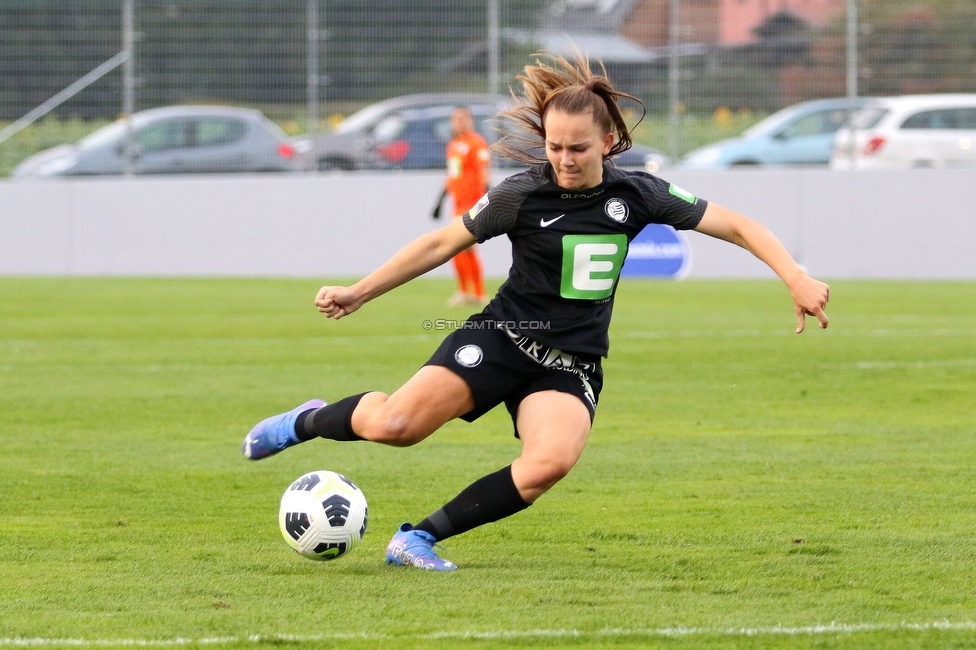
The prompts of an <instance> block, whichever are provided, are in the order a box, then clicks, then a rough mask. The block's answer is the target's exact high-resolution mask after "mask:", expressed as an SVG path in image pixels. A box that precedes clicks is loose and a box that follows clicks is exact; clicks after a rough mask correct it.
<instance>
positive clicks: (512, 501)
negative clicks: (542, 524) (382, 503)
mask: <svg viewBox="0 0 976 650" xmlns="http://www.w3.org/2000/svg"><path fill="white" fill-rule="evenodd" d="M528 507H529V504H528V503H526V502H525V499H523V498H522V495H521V494H519V491H518V488H517V487H515V481H514V480H512V466H511V465H509V466H508V467H506V468H504V469H500V470H498V471H497V472H495V473H493V474H489V475H488V476H484V477H482V478H479V479H478V480H477V481H475V482H474V483H472V484H471V485H469V486H468V487H466V488H464V490H462V491H461V494H459V495H457V496H456V497H454V499H452V500H451V501H450V502H449V503H447V504H446V505H445V506H444V507H443V508H441V509H440V510H438V511H437V512H435V513H434V514H432V515H430V516H429V517H427V518H426V519H424V520H423V521H422V522H420V523H419V524H417V525H416V526H414V528H415V529H417V530H423V531H426V532H428V533H430V534H431V535H433V536H434V539H436V540H438V541H440V540H443V539H447V538H448V537H451V536H453V535H460V534H461V533H463V532H465V531H468V530H471V529H472V528H477V527H478V526H482V525H484V524H490V523H491V522H493V521H498V520H499V519H503V518H505V517H508V516H511V515H514V514H515V513H516V512H521V511H522V510H525V509H526V508H528Z"/></svg>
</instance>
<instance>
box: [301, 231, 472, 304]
mask: <svg viewBox="0 0 976 650" xmlns="http://www.w3.org/2000/svg"><path fill="white" fill-rule="evenodd" d="M475 241H476V240H475V237H474V235H472V234H471V233H470V232H469V231H468V229H467V227H466V226H465V225H464V222H463V220H461V219H452V220H451V223H449V224H447V225H446V226H444V227H443V228H440V229H438V230H434V231H432V232H429V233H427V234H425V235H422V236H420V237H418V238H417V239H415V240H414V241H412V242H411V243H409V244H407V245H406V246H404V247H403V248H402V249H401V250H400V251H399V252H398V253H397V254H396V255H394V256H393V257H391V258H390V259H389V260H388V261H387V262H386V263H384V264H383V265H382V266H381V267H380V268H378V269H376V270H375V271H373V272H372V273H370V274H369V275H367V276H366V277H365V278H363V279H362V280H360V281H359V282H357V283H356V284H354V285H352V286H350V287H330V286H327V287H322V288H321V289H319V293H318V295H317V296H316V297H315V306H316V307H317V308H318V310H319V311H320V312H322V313H323V314H325V315H326V316H328V317H329V318H335V319H336V320H338V319H340V318H342V317H343V316H346V315H348V314H351V313H353V312H354V311H356V310H357V309H359V308H360V307H362V306H363V305H364V304H366V303H367V302H369V301H370V300H372V299H373V298H376V297H378V296H381V295H383V294H384V293H386V292H387V291H390V290H391V289H395V288H396V287H398V286H400V285H401V284H404V283H405V282H409V281H410V280H412V279H414V278H416V277H417V276H420V275H423V274H424V273H426V272H427V271H430V270H432V269H436V268H437V267H438V266H440V265H441V264H443V263H444V262H446V261H448V260H449V259H451V258H452V257H454V256H455V255H457V254H458V253H459V252H461V251H462V250H464V249H465V248H468V247H469V246H471V245H472V244H474V243H475Z"/></svg>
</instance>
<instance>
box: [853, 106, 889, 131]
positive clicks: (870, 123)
mask: <svg viewBox="0 0 976 650" xmlns="http://www.w3.org/2000/svg"><path fill="white" fill-rule="evenodd" d="M887 114H888V109H887V108H882V107H880V106H869V107H868V108H862V109H861V110H859V111H858V112H857V113H854V115H853V116H852V117H851V119H850V122H848V126H849V127H850V128H852V129H870V128H873V127H874V125H875V124H877V123H878V122H880V121H881V118H882V117H884V116H885V115H887Z"/></svg>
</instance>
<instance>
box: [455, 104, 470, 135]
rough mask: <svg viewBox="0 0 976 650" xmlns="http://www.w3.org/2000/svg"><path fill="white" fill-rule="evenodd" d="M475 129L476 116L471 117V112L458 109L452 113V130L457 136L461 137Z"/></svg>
mask: <svg viewBox="0 0 976 650" xmlns="http://www.w3.org/2000/svg"><path fill="white" fill-rule="evenodd" d="M473 130H474V118H473V117H471V113H469V112H468V111H465V110H461V109H457V110H455V111H454V112H453V113H451V132H452V133H453V134H454V137H455V138H459V137H461V136H462V135H464V134H465V133H469V132H470V131H473Z"/></svg>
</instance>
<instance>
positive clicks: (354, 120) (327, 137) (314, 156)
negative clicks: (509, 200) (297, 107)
mask: <svg viewBox="0 0 976 650" xmlns="http://www.w3.org/2000/svg"><path fill="white" fill-rule="evenodd" d="M510 105H511V99H510V98H508V97H505V96H503V95H490V94H478V93H421V94H416V95H404V96H401V97H394V98H391V99H387V100H384V101H381V102H378V103H376V104H370V105H369V106H367V107H365V108H363V109H361V110H359V111H357V112H355V113H353V114H352V115H350V116H349V117H347V118H346V119H345V120H343V121H342V122H340V123H339V125H338V126H336V128H335V129H334V130H333V131H331V132H328V133H314V134H310V135H305V136H301V137H299V138H296V139H295V140H294V141H293V143H294V145H295V147H296V149H298V151H299V152H300V153H301V155H302V158H303V160H304V161H305V163H306V166H307V167H309V168H311V169H318V170H320V171H326V170H343V171H351V170H354V169H391V168H396V167H402V165H400V164H399V162H398V161H397V158H400V159H401V160H400V162H402V160H405V159H406V157H407V156H408V155H409V152H407V153H404V152H402V151H400V150H398V149H396V148H395V147H391V146H390V143H391V142H395V141H396V133H397V132H398V130H403V129H404V128H405V124H403V123H402V119H403V116H402V115H401V114H402V113H404V112H405V111H407V112H409V111H418V110H423V109H432V108H442V109H447V110H448V111H449V110H450V109H453V108H454V107H456V106H467V107H469V108H470V109H471V112H472V114H474V118H475V125H476V128H477V129H478V131H479V132H480V133H481V134H482V135H483V136H485V138H487V139H489V141H493V140H494V138H495V137H496V136H495V135H494V133H493V130H492V127H491V125H487V124H485V122H486V120H488V119H489V118H491V117H494V116H495V115H496V114H497V113H498V112H499V111H501V110H504V109H505V108H508V107H509V106H510ZM413 115H416V113H414V114H413ZM449 132H450V129H449V128H448V133H449ZM444 143H445V145H446V144H447V141H445V142H444ZM430 146H432V145H430ZM381 148H382V149H381ZM401 148H402V145H401ZM439 155H440V158H439V162H437V161H435V162H430V163H428V164H429V168H440V167H444V166H445V165H446V164H447V160H446V158H445V157H444V151H441V152H440V154H439ZM422 158H423V156H421V155H419V154H415V155H414V157H413V159H412V160H417V161H419V160H421V159H422ZM407 164H415V165H419V164H420V163H419V162H417V163H413V162H412V161H411V162H408V163H407ZM415 168H420V167H415Z"/></svg>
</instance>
